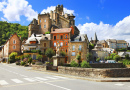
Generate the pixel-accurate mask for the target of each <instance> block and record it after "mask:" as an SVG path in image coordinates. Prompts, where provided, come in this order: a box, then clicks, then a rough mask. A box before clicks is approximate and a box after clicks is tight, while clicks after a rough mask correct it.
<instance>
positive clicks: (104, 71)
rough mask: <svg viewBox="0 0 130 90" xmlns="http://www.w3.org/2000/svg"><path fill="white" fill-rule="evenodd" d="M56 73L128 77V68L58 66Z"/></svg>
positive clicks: (129, 75)
mask: <svg viewBox="0 0 130 90" xmlns="http://www.w3.org/2000/svg"><path fill="white" fill-rule="evenodd" d="M58 73H62V74H69V75H75V76H81V77H130V68H78V67H63V66H58Z"/></svg>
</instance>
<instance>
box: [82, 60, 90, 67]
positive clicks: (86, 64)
mask: <svg viewBox="0 0 130 90" xmlns="http://www.w3.org/2000/svg"><path fill="white" fill-rule="evenodd" d="M81 67H82V68H90V67H91V66H90V65H89V63H88V62H87V61H83V62H82V63H81Z"/></svg>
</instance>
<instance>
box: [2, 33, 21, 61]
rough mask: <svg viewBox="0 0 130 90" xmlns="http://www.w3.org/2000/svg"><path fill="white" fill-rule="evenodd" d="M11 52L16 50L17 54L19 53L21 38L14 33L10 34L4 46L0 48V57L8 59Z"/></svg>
mask: <svg viewBox="0 0 130 90" xmlns="http://www.w3.org/2000/svg"><path fill="white" fill-rule="evenodd" d="M12 52H17V53H18V54H21V39H20V38H19V37H18V35H17V34H16V33H14V34H13V35H11V37H10V38H9V39H8V40H7V41H6V43H5V44H4V46H3V47H2V48H1V51H0V55H1V56H0V57H1V58H4V59H6V60H7V61H8V59H9V55H10V54H11V53H12Z"/></svg>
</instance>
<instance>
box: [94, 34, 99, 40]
mask: <svg viewBox="0 0 130 90" xmlns="http://www.w3.org/2000/svg"><path fill="white" fill-rule="evenodd" d="M94 40H95V41H98V38H97V35H96V32H95V35H94Z"/></svg>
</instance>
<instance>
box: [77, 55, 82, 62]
mask: <svg viewBox="0 0 130 90" xmlns="http://www.w3.org/2000/svg"><path fill="white" fill-rule="evenodd" d="M76 59H77V60H78V62H79V61H80V60H81V55H80V54H78V55H77V56H76Z"/></svg>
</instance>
